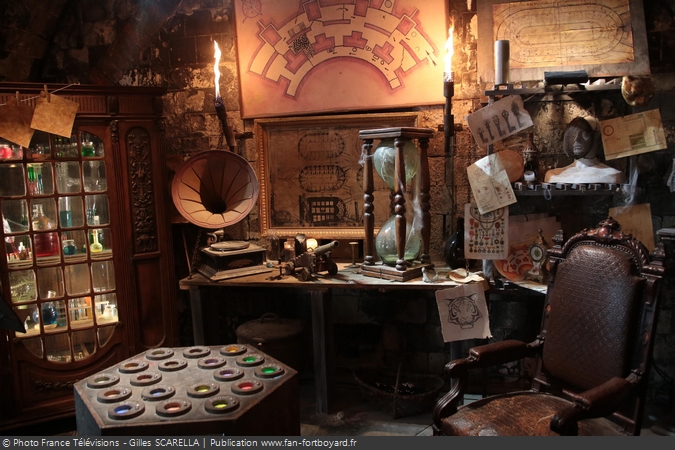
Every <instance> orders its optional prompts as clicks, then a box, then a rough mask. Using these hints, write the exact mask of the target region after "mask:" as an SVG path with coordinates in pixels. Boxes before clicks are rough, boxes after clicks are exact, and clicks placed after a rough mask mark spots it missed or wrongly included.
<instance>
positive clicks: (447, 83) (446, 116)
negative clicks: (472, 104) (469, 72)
mask: <svg viewBox="0 0 675 450" xmlns="http://www.w3.org/2000/svg"><path fill="white" fill-rule="evenodd" d="M454 30H455V25H454V23H453V24H452V25H451V26H450V29H449V30H448V40H447V41H446V42H445V51H446V53H445V71H444V72H443V95H444V96H445V109H444V110H443V131H444V133H445V147H444V150H445V153H446V155H448V156H450V157H452V156H453V155H452V153H453V150H454V148H453V147H454V146H453V145H452V144H453V141H454V139H455V132H454V128H455V117H454V116H453V115H452V97H453V96H454V95H455V81H454V79H453V75H452V54H453V53H454V50H453V43H452V35H453V32H454Z"/></svg>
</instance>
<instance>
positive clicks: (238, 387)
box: [232, 379, 263, 395]
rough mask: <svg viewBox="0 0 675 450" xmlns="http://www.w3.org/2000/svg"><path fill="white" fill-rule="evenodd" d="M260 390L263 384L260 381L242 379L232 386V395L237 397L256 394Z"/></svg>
mask: <svg viewBox="0 0 675 450" xmlns="http://www.w3.org/2000/svg"><path fill="white" fill-rule="evenodd" d="M262 390H263V383H262V381H260V380H253V379H244V380H240V381H237V382H236V383H234V384H233V385H232V393H233V394H237V395H251V394H257V393H258V392H260V391H262Z"/></svg>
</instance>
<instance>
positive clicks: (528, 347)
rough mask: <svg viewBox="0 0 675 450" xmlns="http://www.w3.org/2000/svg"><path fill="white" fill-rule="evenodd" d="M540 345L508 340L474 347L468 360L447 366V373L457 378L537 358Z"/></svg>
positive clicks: (457, 360) (450, 363)
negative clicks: (481, 370)
mask: <svg viewBox="0 0 675 450" xmlns="http://www.w3.org/2000/svg"><path fill="white" fill-rule="evenodd" d="M540 344H541V342H540V341H535V342H533V343H531V344H526V343H525V342H522V341H516V340H508V341H501V342H494V343H492V344H487V345H481V346H478V347H473V348H471V349H470V350H469V357H468V358H464V359H456V360H454V361H450V362H449V363H448V364H446V365H445V373H446V374H448V375H449V376H450V377H451V378H455V377H459V375H460V373H462V372H465V371H467V370H469V369H477V368H483V367H490V366H495V365H497V364H505V363H507V362H511V361H516V360H518V359H522V358H525V357H528V356H535V354H536V352H537V348H538V347H539V345H540Z"/></svg>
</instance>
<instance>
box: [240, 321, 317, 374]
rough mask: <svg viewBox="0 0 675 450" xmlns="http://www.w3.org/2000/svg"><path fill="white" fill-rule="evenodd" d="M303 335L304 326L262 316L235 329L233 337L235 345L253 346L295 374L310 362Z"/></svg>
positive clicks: (300, 323)
mask: <svg viewBox="0 0 675 450" xmlns="http://www.w3.org/2000/svg"><path fill="white" fill-rule="evenodd" d="M304 331H305V326H304V325H303V323H302V322H301V321H299V320H294V319H282V318H280V317H279V316H278V315H277V314H275V313H266V314H263V315H262V317H260V319H256V320H251V321H249V322H246V323H243V324H241V325H239V327H237V330H236V331H235V333H236V335H237V342H238V343H239V344H248V345H254V346H256V347H258V348H259V349H260V351H262V352H263V353H266V354H268V355H270V356H272V357H273V358H276V359H278V360H279V361H281V362H283V363H284V364H287V365H289V366H291V367H292V368H294V369H295V370H298V371H299V370H300V369H301V368H302V367H303V365H304V364H306V363H307V362H308V361H309V359H310V354H309V353H308V352H307V351H306V350H305V345H304V341H303V332H304Z"/></svg>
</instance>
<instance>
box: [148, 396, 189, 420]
mask: <svg viewBox="0 0 675 450" xmlns="http://www.w3.org/2000/svg"><path fill="white" fill-rule="evenodd" d="M191 409H192V403H190V400H186V399H182V398H173V399H171V400H165V401H163V402H162V403H160V404H158V405H157V408H156V409H155V412H156V413H157V414H158V415H160V416H164V417H176V416H180V415H183V414H185V413H186V412H188V411H190V410H191Z"/></svg>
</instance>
